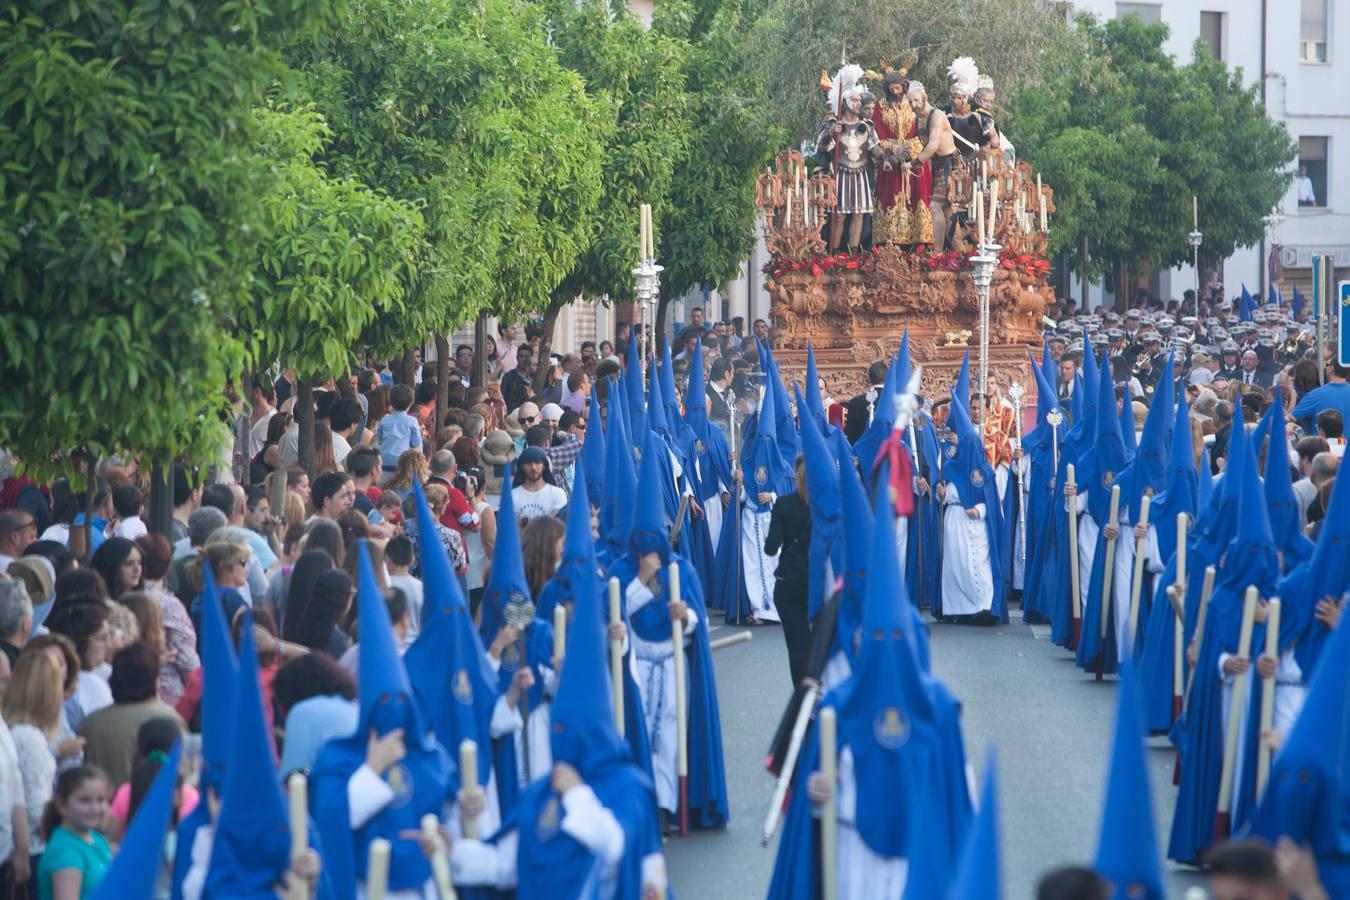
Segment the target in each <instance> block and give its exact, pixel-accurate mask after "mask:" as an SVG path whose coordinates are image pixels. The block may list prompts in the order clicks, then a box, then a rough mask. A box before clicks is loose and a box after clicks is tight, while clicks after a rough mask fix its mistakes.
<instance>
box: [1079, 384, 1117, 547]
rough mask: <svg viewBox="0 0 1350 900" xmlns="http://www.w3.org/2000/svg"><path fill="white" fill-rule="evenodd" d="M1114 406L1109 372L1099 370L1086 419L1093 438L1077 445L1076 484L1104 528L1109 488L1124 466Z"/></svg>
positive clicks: (1093, 514)
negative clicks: (1094, 399)
mask: <svg viewBox="0 0 1350 900" xmlns="http://www.w3.org/2000/svg"><path fill="white" fill-rule="evenodd" d="M1115 403H1116V392H1115V387H1114V386H1113V385H1112V383H1111V375H1110V372H1109V370H1103V371H1102V373H1101V376H1100V377H1099V378H1098V379H1097V405H1096V412H1095V414H1092V413H1089V415H1088V418H1090V419H1094V420H1095V424H1096V428H1097V430H1096V433H1095V438H1089V439H1088V441H1086V442H1085V443H1084V444H1083V445H1080V449H1081V450H1082V451H1083V455H1082V456H1081V457H1079V462H1078V471H1079V472H1080V473H1083V474H1082V475H1080V476H1079V478H1080V484H1082V485H1083V488H1086V490H1087V495H1088V501H1087V502H1088V511H1089V512H1091V513H1092V518H1093V519H1095V520H1096V521H1097V523H1098V524H1100V525H1105V524H1106V521H1107V518H1108V517H1109V516H1110V509H1111V488H1112V486H1113V485H1114V484H1115V482H1116V478H1117V477H1118V476H1119V475H1120V473H1121V472H1122V471H1123V470H1124V469H1125V466H1126V464H1127V463H1128V460H1127V458H1126V456H1125V442H1124V440H1123V439H1122V438H1121V435H1120V417H1119V416H1117V415H1116V406H1115ZM1084 476H1088V477H1084ZM1083 488H1080V490H1082V489H1083Z"/></svg>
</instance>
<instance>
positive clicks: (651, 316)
mask: <svg viewBox="0 0 1350 900" xmlns="http://www.w3.org/2000/svg"><path fill="white" fill-rule="evenodd" d="M663 271H665V270H664V268H662V267H661V266H658V265H657V264H656V260H654V259H650V258H648V259H643V260H642V264H641V265H640V266H638V267H637V268H636V269H634V270H633V278H634V279H636V281H637V302H638V319H639V324H638V354H639V356H640V359H639V360H638V365H639V366H640V367H641V371H639V372H638V378H643V377H644V373H645V372H646V370H647V348H648V337H647V324H648V322H649V321H652V322H655V320H656V316H655V305H656V301H657V299H658V298H659V297H660V295H661V273H662V272H663ZM643 384H646V382H645V381H644V382H643Z"/></svg>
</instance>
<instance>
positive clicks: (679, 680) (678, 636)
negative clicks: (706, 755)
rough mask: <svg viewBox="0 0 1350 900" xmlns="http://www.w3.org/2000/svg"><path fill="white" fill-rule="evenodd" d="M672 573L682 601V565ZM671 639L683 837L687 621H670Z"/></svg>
mask: <svg viewBox="0 0 1350 900" xmlns="http://www.w3.org/2000/svg"><path fill="white" fill-rule="evenodd" d="M668 571H669V573H670V575H669V579H670V602H671V603H679V602H680V564H679V563H678V562H672V563H671V564H670V569H669V570H668ZM670 632H671V641H672V643H674V645H675V741H676V745H675V746H676V750H675V753H676V755H675V760H676V768H675V772H676V774H677V775H678V776H679V784H680V800H679V803H680V837H687V836H688V834H689V734H688V729H689V721H688V719H689V711H688V710H687V709H685V701H686V698H685V692H684V620H683V619H673V620H671V623H670Z"/></svg>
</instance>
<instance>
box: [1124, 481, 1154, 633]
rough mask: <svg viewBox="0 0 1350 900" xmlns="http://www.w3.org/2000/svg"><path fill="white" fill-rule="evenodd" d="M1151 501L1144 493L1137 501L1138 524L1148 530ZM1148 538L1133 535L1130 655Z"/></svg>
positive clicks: (1137, 622) (1135, 631) (1137, 620)
mask: <svg viewBox="0 0 1350 900" xmlns="http://www.w3.org/2000/svg"><path fill="white" fill-rule="evenodd" d="M1151 502H1152V500H1151V498H1150V497H1149V496H1148V495H1147V494H1145V495H1144V496H1143V498H1142V499H1141V500H1140V501H1139V526H1137V527H1142V528H1143V529H1144V531H1145V532H1147V531H1148V508H1149V505H1150V503H1151ZM1147 545H1148V538H1147V537H1139V536H1138V535H1135V538H1134V580H1133V581H1132V582H1130V651H1129V652H1130V655H1131V656H1133V655H1134V647H1135V643H1136V641H1135V636H1136V635H1137V634H1138V633H1139V592H1140V590H1141V589H1142V588H1143V586H1144V553H1145V550H1146V549H1147Z"/></svg>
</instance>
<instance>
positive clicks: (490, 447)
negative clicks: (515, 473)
mask: <svg viewBox="0 0 1350 900" xmlns="http://www.w3.org/2000/svg"><path fill="white" fill-rule="evenodd" d="M479 456H480V457H481V458H482V460H483V462H485V463H487V464H488V465H491V466H508V465H510V464H511V463H513V462H515V459H516V443H515V441H513V440H511V435H509V434H507V433H506V432H505V431H503V430H502V429H500V428H498V429H497V430H495V431H493V432H492V433H491V434H489V435H488V436H487V439H486V440H484V441H483V446H482V448H481V452H480V454H479Z"/></svg>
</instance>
